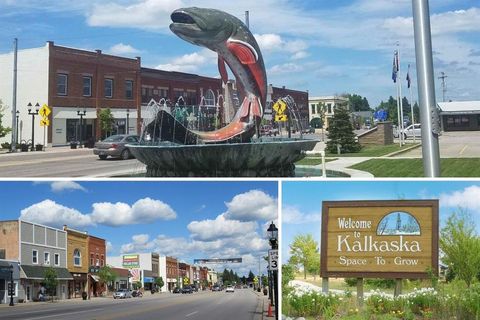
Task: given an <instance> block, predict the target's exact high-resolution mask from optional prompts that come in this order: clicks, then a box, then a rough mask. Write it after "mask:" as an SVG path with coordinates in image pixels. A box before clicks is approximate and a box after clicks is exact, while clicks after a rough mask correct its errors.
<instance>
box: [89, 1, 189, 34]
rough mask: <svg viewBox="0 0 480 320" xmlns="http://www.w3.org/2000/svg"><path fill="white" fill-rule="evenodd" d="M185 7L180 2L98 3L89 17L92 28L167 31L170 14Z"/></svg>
mask: <svg viewBox="0 0 480 320" xmlns="http://www.w3.org/2000/svg"><path fill="white" fill-rule="evenodd" d="M182 6H183V3H182V1H180V0H144V1H137V3H135V4H129V5H123V4H120V3H118V2H113V1H110V2H107V3H97V4H95V5H94V6H93V8H92V10H91V11H90V12H89V14H88V16H87V23H88V24H89V25H90V26H96V27H99V26H108V27H129V28H132V27H133V28H141V29H166V27H167V26H168V25H169V24H170V13H171V12H172V11H173V10H175V9H178V8H180V7H182Z"/></svg>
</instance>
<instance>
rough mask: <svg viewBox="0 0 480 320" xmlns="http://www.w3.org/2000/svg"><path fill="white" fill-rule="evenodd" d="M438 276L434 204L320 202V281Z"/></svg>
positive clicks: (435, 201)
mask: <svg viewBox="0 0 480 320" xmlns="http://www.w3.org/2000/svg"><path fill="white" fill-rule="evenodd" d="M429 270H431V272H433V274H437V272H438V200H394V201H383V200H382V201H324V202H323V205H322V241H321V276H322V277H357V278H427V277H428V276H429V272H428V271H429Z"/></svg>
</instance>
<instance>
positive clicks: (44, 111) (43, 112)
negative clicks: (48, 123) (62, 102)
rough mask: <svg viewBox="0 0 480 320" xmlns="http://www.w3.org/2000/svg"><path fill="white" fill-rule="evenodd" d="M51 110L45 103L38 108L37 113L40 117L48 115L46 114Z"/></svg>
mask: <svg viewBox="0 0 480 320" xmlns="http://www.w3.org/2000/svg"><path fill="white" fill-rule="evenodd" d="M51 112H52V110H51V109H50V108H49V107H48V106H47V104H44V105H43V106H42V107H41V108H40V110H38V113H39V114H40V115H41V116H42V118H46V117H48V115H49V114H50V113H51Z"/></svg>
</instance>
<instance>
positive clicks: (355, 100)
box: [344, 94, 372, 112]
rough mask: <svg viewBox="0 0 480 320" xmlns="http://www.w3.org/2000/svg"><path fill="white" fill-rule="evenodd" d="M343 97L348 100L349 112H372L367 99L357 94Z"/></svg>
mask: <svg viewBox="0 0 480 320" xmlns="http://www.w3.org/2000/svg"><path fill="white" fill-rule="evenodd" d="M344 97H345V98H348V104H349V105H350V110H351V111H352V112H358V111H370V110H372V109H371V108H370V104H369V103H368V100H367V98H365V97H362V96H360V95H358V94H346V95H344Z"/></svg>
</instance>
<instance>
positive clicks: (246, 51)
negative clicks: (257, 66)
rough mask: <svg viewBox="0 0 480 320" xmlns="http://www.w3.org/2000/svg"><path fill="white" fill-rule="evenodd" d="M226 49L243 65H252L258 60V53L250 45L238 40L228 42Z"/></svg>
mask: <svg viewBox="0 0 480 320" xmlns="http://www.w3.org/2000/svg"><path fill="white" fill-rule="evenodd" d="M227 48H228V50H230V51H231V52H232V53H233V54H234V55H235V56H236V57H237V58H238V60H240V62H241V63H243V64H254V63H256V62H257V60H258V53H257V51H256V50H255V48H253V47H252V46H251V45H250V44H248V43H246V42H243V41H240V40H232V39H230V40H228V41H227Z"/></svg>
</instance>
